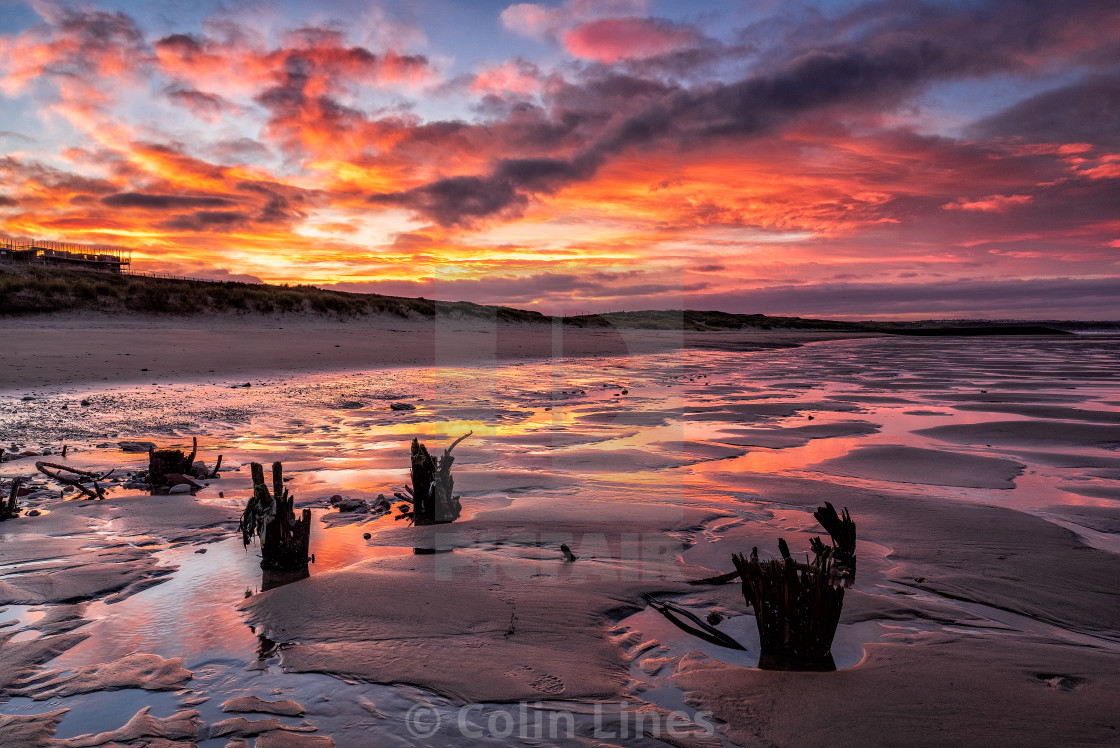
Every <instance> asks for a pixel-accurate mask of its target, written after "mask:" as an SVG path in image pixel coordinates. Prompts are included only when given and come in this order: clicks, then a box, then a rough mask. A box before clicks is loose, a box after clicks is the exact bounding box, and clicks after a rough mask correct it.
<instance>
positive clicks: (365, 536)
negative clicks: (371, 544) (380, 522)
mask: <svg viewBox="0 0 1120 748" xmlns="http://www.w3.org/2000/svg"><path fill="white" fill-rule="evenodd" d="M372 537H373V536H372V535H370V534H369V533H368V532H363V533H362V540H369V539H370V538H372Z"/></svg>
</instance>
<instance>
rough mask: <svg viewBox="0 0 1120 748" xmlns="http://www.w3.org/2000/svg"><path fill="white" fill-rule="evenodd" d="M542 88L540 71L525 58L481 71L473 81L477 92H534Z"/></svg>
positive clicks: (474, 89) (472, 86) (524, 93)
mask: <svg viewBox="0 0 1120 748" xmlns="http://www.w3.org/2000/svg"><path fill="white" fill-rule="evenodd" d="M540 88H541V81H540V71H539V70H538V69H537V66H536V65H533V64H532V63H529V62H525V61H524V60H510V61H509V62H506V63H503V64H502V65H499V66H497V67H491V68H485V69H483V70H481V71H479V73H478V75H476V76H475V78H474V81H473V82H472V83H471V92H472V93H476V94H504V93H514V94H521V95H523V96H524V95H527V94H533V93H536V92H537V91H539V90H540Z"/></svg>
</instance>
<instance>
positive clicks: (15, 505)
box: [0, 478, 23, 522]
mask: <svg viewBox="0 0 1120 748" xmlns="http://www.w3.org/2000/svg"><path fill="white" fill-rule="evenodd" d="M22 484H23V478H13V479H12V485H11V488H10V491H9V493H8V498H7V500H0V522H2V521H4V520H6V519H14V518H15V517H18V516H19V487H20V486H21V485H22Z"/></svg>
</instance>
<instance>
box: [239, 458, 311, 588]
mask: <svg viewBox="0 0 1120 748" xmlns="http://www.w3.org/2000/svg"><path fill="white" fill-rule="evenodd" d="M249 469H250V472H251V474H252V476H253V496H252V498H250V499H249V502H248V504H246V506H245V511H244V513H243V514H242V515H241V523H240V530H241V538H242V540H243V541H244V543H245V545H246V546H248V545H249V543H250V542H252V539H253V536H254V535H255V536H256V537H257V538H258V539H259V540H260V544H261V568H262V569H276V570H284V571H295V570H299V569H302V568H306V566H307V562H308V560H309V558H310V556H309V553H310V548H311V510H310V509H304V510H303V512H302V514H301V517H300V519H298V520H297V519H296V514H295V509H294V508H293V504H294V499H293V498H292V496H291V494H289V493H288V489H286V488H285V487H284V467H283V465H281V464H280V463H279V462H274V463H272V490H273V493H269V491H268V486H267V485H266V484H265V481H264V468H263V467H262V466H261V464H260V463H259V462H254V463H251V464H250V466H249Z"/></svg>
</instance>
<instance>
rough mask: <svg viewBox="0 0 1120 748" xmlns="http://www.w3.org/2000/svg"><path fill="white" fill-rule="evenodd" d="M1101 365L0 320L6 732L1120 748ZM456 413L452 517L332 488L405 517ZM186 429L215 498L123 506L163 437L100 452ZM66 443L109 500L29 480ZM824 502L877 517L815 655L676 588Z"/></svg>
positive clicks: (1115, 421) (796, 537)
mask: <svg viewBox="0 0 1120 748" xmlns="http://www.w3.org/2000/svg"><path fill="white" fill-rule="evenodd" d="M1118 352H1120V341H1117V340H1115V339H1111V338H1095V339H1092V340H1088V339H1080V338H1070V339H1059V340H1052V339H1044V338H1022V339H1017V340H1006V339H1001V340H998V341H992V340H977V339H967V340H964V339H961V340H957V339H922V340H916V339H906V340H902V339H894V338H885V337H874V336H865V337H856V338H852V337H850V336H849V337H845V336H840V335H835V334H823V333H788V332H786V333H779V332H759V331H743V332H739V333H680V332H666V331H634V330H615V331H587V330H567V329H565V330H560V329H555V328H548V327H544V328H533V327H517V326H508V327H499V326H493V325H490V326H487V325H485V324H480V323H477V322H472V323H469V324H468V323H454V322H449V321H441V322H438V323H431V322H408V321H397V322H395V323H392V324H384V323H375V322H367V323H362V324H349V325H348V324H344V323H340V322H333V321H331V322H324V321H322V320H309V319H295V320H293V319H288V320H283V319H281V320H273V319H261V318H258V319H254V320H249V321H247V320H244V319H228V318H225V319H209V320H198V321H191V322H182V321H176V323H175V324H174V325H172V324H169V323H168V322H167V320H158V319H157V320H149V321H146V322H144V323H137V322H135V321H131V320H128V319H120V318H117V319H109V320H100V319H93V320H91V319H81V318H75V317H61V316H55V317H43V318H33V319H27V320H15V321H12V320H9V322H8V323H7V324H6V326H5V330H4V355H3V359H2V361H0V431H2V434H3V435H2V437H0V446H2V447H3V448H5V449H6V450H8V452H9V454H12V453H13V452H14V455H13V456H15V455H19V454H21V453H23V452H28V453H35V454H33V455H28V456H26V457H17V458H16V459H12V460H10V461H6V462H4V463H3V464H2V465H0V477H2V478H3V479H5V481H6V480H7V479H10V478H14V477H23V478H25V479H27V480H28V481H29V482H30V483H31V484H32V486H31V487H32V491H31V492H30V494H28V495H27V496H25V497H22V498H21V509H22V510H23V511H22V514H21V516H20V517H18V518H16V519H11V520H7V521H5V522H3V523H0V537H2V538H3V542H2V543H0V607H3V612H0V729H2V730H3V733H2V734H3V735H4V736H5V737H4V739H3V740H4V741H5V745H7V744H9V743H10V744H11V745H28V746H32V745H44V746H103V745H104V746H108V745H137V746H138V745H153V746H154V745H160V746H164V747H166V746H180V745H182V746H186V745H200V746H228V747H229V748H234V747H235V746H248V745H256V746H257V747H258V748H268V747H269V746H328V745H337V746H366V745H379V746H380V745H388V746H395V745H401V746H404V745H520V744H537V745H587V746H590V745H594V746H608V745H626V746H629V745H635V746H657V745H666V744H669V745H685V746H717V745H726V746H733V745H739V746H755V745H759V746H761V745H803V744H809V743H823V744H827V745H853V746H854V745H898V744H907V745H931V746H932V745H944V744H946V743H951V744H966V745H973V744H976V745H979V744H990V743H997V744H1004V743H1008V744H1009V743H1015V744H1023V745H1053V744H1105V743H1110V742H1114V741H1115V740H1116V739H1117V737H1116V735H1117V730H1118V729H1120V719H1118V717H1117V714H1116V710H1115V708H1114V704H1115V694H1116V692H1117V688H1118V687H1120V628H1118V626H1117V621H1120V595H1118V593H1117V585H1116V569H1117V568H1118V567H1117V554H1118V553H1120V540H1118V537H1120V535H1118V533H1120V504H1117V500H1116V497H1117V493H1116V492H1117V490H1118V488H1117V487H1118V485H1120V484H1118V483H1117V481H1118V480H1120V455H1118V454H1117V448H1118V446H1120V364H1118V363H1117V362H1118V361H1120V357H1118V356H1117V353H1118ZM124 359H127V360H124ZM244 382H249V383H250V384H251V385H252V386H251V387H249V388H245V387H234V385H238V384H243V383H244ZM393 403H407V404H408V405H410V406H412V408H411V409H408V410H393V409H392V404H393ZM467 432H472V435H471V436H470V437H469V438H468V439H466V440H465V441H464V442H462V444H461V445H460V446H458V447H456V450H455V455H456V458H457V461H456V463H455V468H454V471H455V472H454V474H455V478H456V491H457V492H459V493H461V494H462V497H463V498H462V503H463V516H462V517H461V518H460V519H459V520H458V521H456V522H454V523H451V524H446V525H437V526H433V527H417V526H410V525H409V524H408V523H407V522H402V521H397V520H395V519H393V517H392V513H390V514H389V515H386V516H380V515H378V514H376V513H372V512H368V511H357V512H343V511H339V510H338V509H337V508H335V505H334V504H332V502H331V497H333V496H336V495H341V496H344V497H347V498H350V499H361V500H365V501H366V502H367V505H368V504H370V503H373V502H375V501H376V497H378V496H379V495H384V496H389V497H391V496H392V493H393V492H394V491H398V490H400V488H401V486H402V485H403V484H404V483H405V482H407V479H408V475H407V473H408V443H409V441H410V440H411V439H412V438H414V437H416V438H419V439H420V440H421V441H423V442H426V443H427V444H428V446H429V448H431V449H432V450H433V452H434V451H435V450H436V449H442V448H443V447H445V446H447V444H449V443H450V442H451V441H452V440H453V439H455V438H457V437H458V436H461V435H463V434H465V433H467ZM192 437H197V438H198V440H199V447H200V453H199V457H200V459H202V460H204V461H207V462H208V463H209V464H213V462H214V460H215V459H216V456H217V455H218V454H221V455H223V457H224V462H223V465H224V466H225V467H224V468H223V472H221V473H220V474H219V475H220V478H219V479H215V480H210V481H206V482H207V483H208V484H209V485H207V486H206V487H204V488H202V489H201V490H199V491H197V492H196V493H195V494H194V495H191V494H181V495H169V496H151V495H148V494H147V492H143V491H138V490H135V489H129V488H125V487H124V484H125V482H126V481H125V480H124V479H125V478H126V477H127V475H128V474H129V473H130V472H133V471H136V470H138V469H140V468H141V467H143V466H146V455H144V454H138V453H130V452H126V451H124V450H123V449H122V448H121V447H120V446H119V445H120V442H122V441H126V440H150V441H152V442H155V443H157V444H159V445H160V446H177V447H182V446H189V443H190V440H191V438H192ZM63 444H66V445H67V446H68V447H69V451H68V455H67V457H66V458H65V464H67V465H70V466H73V467H75V468H78V469H86V470H96V471H98V472H102V471H105V470H108V469H110V468H115V469H116V470H117V471H118V473H117V474H116V475H115V476H113V477H112V478H109V479H107V481H106V485H107V486H108V497H107V498H106V499H104V500H100V501H90V500H83V499H80V498H78V497H77V496H75V495H74V494H73V493H70V494H69V495H67V497H66V499H65V500H63V499H62V498H60V493H59V486H57V485H51V484H49V482H48V481H47V480H45V479H44V478H43V476H42V475H39V474H38V473H36V471H35V468H34V462H35V460H37V459H39V460H43V459H46V460H51V461H55V462H59V461H63V459H64V458H62V457H61V456H59V454H58V452H59V451H60V449H61V447H62V445H63ZM48 453H49V454H50V456H43V455H47V454H48ZM274 460H280V461H282V462H283V464H284V470H285V475H287V476H289V477H290V478H291V481H290V483H288V484H287V485H288V487H289V488H290V490H291V492H292V493H293V494H294V495H295V497H296V506H297V508H302V507H308V508H310V509H311V510H312V512H313V517H314V520H313V521H314V525H313V529H312V536H311V551H312V552H313V553H314V554H315V561H314V563H312V564H311V565H310V566H309V576H307V577H306V578H302V579H295V580H291V579H277V578H275V577H270V576H269V574H268V573H262V571H261V569H260V568H259V565H258V562H259V549H258V548H257V547H256V546H251V547H250V548H249V549H248V550H244V549H243V548H242V542H241V538H240V535H238V534H237V532H236V527H237V519H238V517H239V516H240V514H241V510H242V508H243V507H244V506H245V502H246V500H247V499H248V497H249V495H250V494H251V493H252V485H251V481H250V479H249V475H248V472H249V470H248V465H249V463H250V462H254V461H255V462H262V463H265V464H266V465H267V464H268V463H270V462H272V461H274ZM115 478H121V479H122V480H120V481H117V480H115ZM825 501H828V502H831V503H833V504H835V505H836V506H837V507H847V508H848V509H849V510H850V511H851V514H852V516H853V518H854V519H855V521H856V524H857V528H858V546H857V554H858V557H859V571H858V575H857V577H856V580H855V584H854V585H853V586H852V587H851V588H850V589H849V590H847V593H846V596H845V602H844V608H843V613H842V616H841V619H840V626H839V628H838V630H837V634H836V639H835V642H834V645H833V657H834V659H835V663H836V670H835V672H781V671H774V670H763V669H759V667H758V665H759V648H760V643H759V638H758V634H757V631H756V630H755V623H754V621H755V616H754V615H753V612H752V611H751V610H750V609H749V608H747V607H746V605H745V603H744V597H743V593H742V588H741V585H740V584H738V583H737V582H736V583H732V584H725V585H719V586H702V587H697V586H693V585H689V584H688V582H689V581H692V580H697V579H701V578H704V577H709V576H712V575H715V574H719V573H722V572H727V571H729V570H730V569H731V568H732V566H731V558H730V557H731V554H732V552H740V553H748V552H749V551H750V550H751V548H752V547H757V548H758V550H759V554H760V556H762V557H763V558H773V557H776V556H777V555H778V545H777V544H778V539H779V538H783V539H785V540H786V541H787V542H788V544H789V546H790V547H791V548H792V549H793V552H794V555H795V556H797V555H798V554H804V553H805V552H807V550H808V548H809V541H810V539H811V538H813V537H816V536H820V535H825V533H824V532H823V530H822V529H821V528H820V526H818V525H817V523H816V522H815V521H814V519H813V516H812V513H813V511H814V510H815V509H816V508H817V507H818V506H821V505H822V504H823V502H825ZM31 510H34V511H35V512H36V514H35V515H33V516H32V515H29V514H28V512H29V511H31ZM562 544H563V545H565V546H567V547H569V548H570V550H571V551H572V552H573V553H574V556H575V557H576V560H575V561H566V560H565V556H564V554H563V553H562V552H561V545H562ZM416 549H421V552H418V551H417V550H416ZM433 551H435V552H433ZM282 582H287V583H282ZM646 595H650V596H653V598H655V599H658V600H668V601H672V602H674V603H676V604H678V605H680V606H682V607H683V608H685V609H687V610H689V611H691V612H693V613H694V614H695V615H697V616H698V617H700V618H704V617H705V616H707V615H708V614H709V613H712V612H716V613H719V615H720V617H721V618H722V621H721V622H720V623H719V624H718V628H719V630H720V631H722V632H723V633H725V634H727V635H728V636H730V637H732V638H734V639H736V640H737V641H738V642H740V643H741V644H742V645H743V646H744V647H745V649H744V650H731V649H726V648H722V647H719V646H716V645H714V644H712V643H710V642H707V641H703V640H701V639H699V638H697V637H695V636H692V635H690V634H688V633H686V632H684V631H682V630H681V629H679V628H677V627H675V626H673V625H672V624H671V623H669V622H668V621H667V620H666V619H665V618H664V617H662V616H661V615H660V614H659V613H657V612H656V611H654V610H653V609H652V608H651V607H649V605H648V604H647V601H646V598H645V597H644V596H646Z"/></svg>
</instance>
